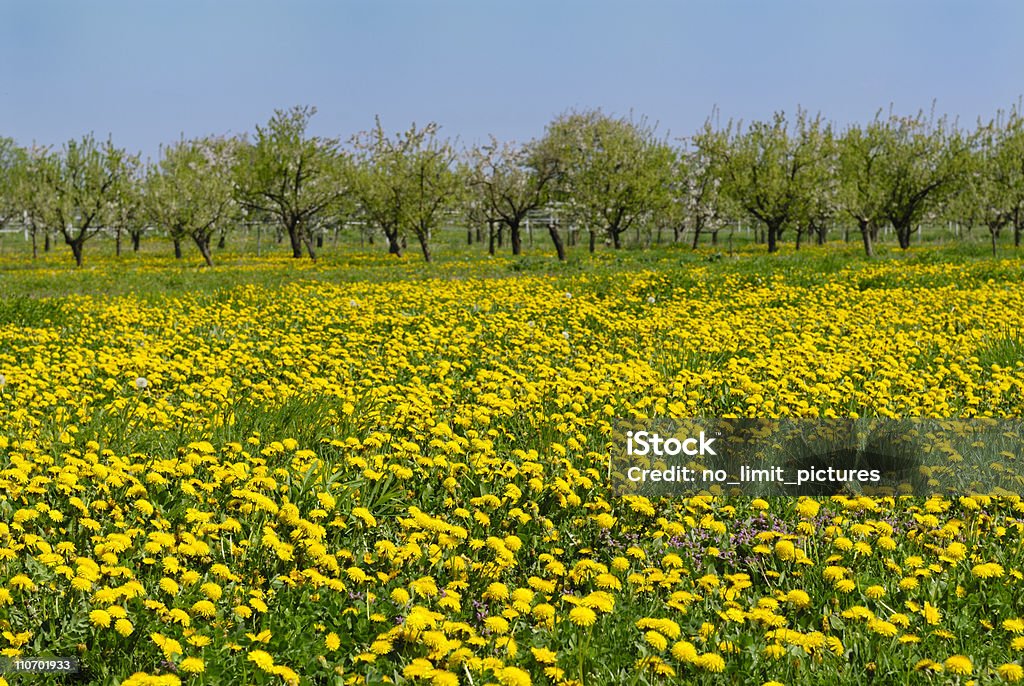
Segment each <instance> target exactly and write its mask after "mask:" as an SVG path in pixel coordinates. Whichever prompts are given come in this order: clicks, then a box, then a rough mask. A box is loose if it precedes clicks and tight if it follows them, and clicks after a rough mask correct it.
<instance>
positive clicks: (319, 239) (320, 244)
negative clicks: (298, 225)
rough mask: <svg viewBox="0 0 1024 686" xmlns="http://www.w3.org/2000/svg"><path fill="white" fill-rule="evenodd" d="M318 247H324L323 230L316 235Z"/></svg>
mask: <svg viewBox="0 0 1024 686" xmlns="http://www.w3.org/2000/svg"><path fill="white" fill-rule="evenodd" d="M316 247H317V249H320V248H322V247H324V233H323V231H321V232H320V233H318V234H317V235H316Z"/></svg>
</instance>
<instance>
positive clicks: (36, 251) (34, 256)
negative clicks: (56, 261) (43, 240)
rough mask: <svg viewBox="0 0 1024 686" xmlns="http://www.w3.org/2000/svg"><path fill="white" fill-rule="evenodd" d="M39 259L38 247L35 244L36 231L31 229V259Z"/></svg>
mask: <svg viewBox="0 0 1024 686" xmlns="http://www.w3.org/2000/svg"><path fill="white" fill-rule="evenodd" d="M37 257H39V246H38V245H37V244H36V230H35V229H32V259H33V260H34V259H36V258H37Z"/></svg>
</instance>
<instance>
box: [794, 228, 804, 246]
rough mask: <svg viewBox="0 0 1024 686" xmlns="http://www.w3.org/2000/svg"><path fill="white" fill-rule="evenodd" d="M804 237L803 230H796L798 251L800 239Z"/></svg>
mask: <svg viewBox="0 0 1024 686" xmlns="http://www.w3.org/2000/svg"><path fill="white" fill-rule="evenodd" d="M803 235H804V230H803V228H798V229H797V230H796V249H797V250H799V249H800V239H801V238H803Z"/></svg>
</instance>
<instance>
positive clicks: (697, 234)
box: [693, 224, 700, 250]
mask: <svg viewBox="0 0 1024 686" xmlns="http://www.w3.org/2000/svg"><path fill="white" fill-rule="evenodd" d="M698 245H700V226H699V225H697V224H694V225H693V249H694V250H696V249H697V246H698Z"/></svg>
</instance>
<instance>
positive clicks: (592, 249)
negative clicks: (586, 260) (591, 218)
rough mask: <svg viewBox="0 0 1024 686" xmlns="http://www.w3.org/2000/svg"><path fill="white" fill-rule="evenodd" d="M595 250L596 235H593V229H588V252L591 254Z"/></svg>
mask: <svg viewBox="0 0 1024 686" xmlns="http://www.w3.org/2000/svg"><path fill="white" fill-rule="evenodd" d="M596 249H597V234H596V233H594V230H593V229H590V252H591V253H593V252H594V251H595V250H596Z"/></svg>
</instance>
